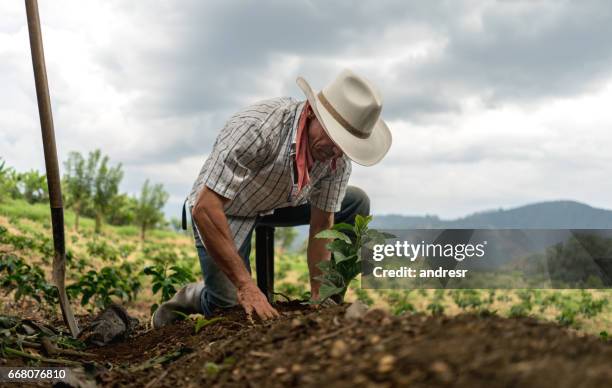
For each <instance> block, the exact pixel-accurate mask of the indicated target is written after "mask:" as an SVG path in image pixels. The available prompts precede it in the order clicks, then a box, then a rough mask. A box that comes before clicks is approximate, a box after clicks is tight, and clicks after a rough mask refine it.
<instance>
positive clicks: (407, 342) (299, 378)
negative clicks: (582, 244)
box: [82, 302, 612, 387]
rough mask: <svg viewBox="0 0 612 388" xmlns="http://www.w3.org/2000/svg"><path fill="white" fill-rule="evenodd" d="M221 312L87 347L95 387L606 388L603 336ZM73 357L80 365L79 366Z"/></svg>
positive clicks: (501, 322) (461, 323) (328, 315)
mask: <svg viewBox="0 0 612 388" xmlns="http://www.w3.org/2000/svg"><path fill="white" fill-rule="evenodd" d="M278 308H279V310H281V311H282V312H283V314H282V317H281V318H280V319H277V320H275V321H273V322H265V323H261V322H258V323H250V322H249V321H248V320H247V319H246V317H245V315H244V313H243V312H242V311H240V310H239V309H233V310H230V311H228V312H227V313H226V314H224V315H223V319H221V320H219V321H216V322H214V323H211V324H209V325H207V326H204V327H203V328H202V329H201V331H200V332H199V333H198V334H195V330H194V321H193V320H187V321H183V322H179V323H177V324H175V325H171V326H169V327H165V328H163V329H160V330H145V331H142V332H141V333H140V334H137V335H135V336H134V337H133V338H130V339H128V340H125V341H123V342H120V343H115V344H111V345H108V346H105V347H102V348H97V349H89V350H88V351H90V352H93V353H94V354H95V357H94V358H93V361H95V362H96V364H97V365H101V366H104V368H101V367H99V368H98V372H97V377H96V379H97V382H98V384H100V385H101V386H110V387H118V386H121V387H123V386H128V387H129V386H135V387H136V386H138V387H140V386H148V387H183V386H224V387H225V386H236V387H247V386H249V387H275V386H279V387H280V386H293V385H299V386H322V385H325V386H334V387H336V386H338V387H349V386H350V387H359V386H380V387H387V386H389V387H391V386H408V385H409V386H415V387H431V386H457V387H531V386H538V387H609V386H611V384H612V341H608V342H604V341H602V340H601V339H599V338H596V337H593V336H580V335H579V334H577V333H575V332H572V331H569V330H566V329H563V328H561V327H559V326H557V325H555V324H552V323H543V322H540V321H536V320H534V319H530V318H520V319H507V318H501V317H497V316H478V315H459V316H456V317H452V318H450V317H444V316H442V317H430V316H424V315H404V316H400V317H395V316H391V315H388V314H387V313H385V312H384V311H382V310H370V311H368V312H367V313H366V314H365V315H364V316H363V317H362V318H358V319H348V318H345V317H344V314H345V310H346V308H347V307H346V306H334V307H329V308H320V309H317V310H315V309H313V308H311V307H307V306H303V305H300V304H299V303H296V302H293V303H284V304H279V305H278ZM82 361H84V360H82Z"/></svg>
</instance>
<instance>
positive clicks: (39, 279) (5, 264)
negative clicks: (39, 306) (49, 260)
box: [0, 254, 58, 305]
mask: <svg viewBox="0 0 612 388" xmlns="http://www.w3.org/2000/svg"><path fill="white" fill-rule="evenodd" d="M0 274H1V276H0V287H2V288H4V289H5V290H7V293H10V292H12V291H15V294H14V298H15V301H18V300H20V299H22V298H24V297H30V298H32V299H34V300H36V301H37V302H39V303H41V302H43V301H44V302H47V303H49V304H50V305H55V304H56V303H58V293H57V288H55V286H53V285H52V284H50V283H48V282H47V281H46V280H45V275H44V273H43V271H42V269H40V267H32V266H30V265H29V264H28V263H26V262H25V261H24V260H23V259H22V258H20V257H18V256H16V255H14V254H3V255H1V256H0Z"/></svg>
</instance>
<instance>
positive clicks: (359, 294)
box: [355, 288, 374, 306]
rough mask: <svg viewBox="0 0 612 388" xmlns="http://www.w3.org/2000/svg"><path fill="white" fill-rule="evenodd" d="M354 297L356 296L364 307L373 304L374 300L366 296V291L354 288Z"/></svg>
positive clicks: (368, 295)
mask: <svg viewBox="0 0 612 388" xmlns="http://www.w3.org/2000/svg"><path fill="white" fill-rule="evenodd" d="M355 295H356V296H357V300H358V301H360V302H361V303H363V304H365V305H366V306H372V305H373V304H374V299H372V297H371V296H370V294H368V290H365V289H363V288H355Z"/></svg>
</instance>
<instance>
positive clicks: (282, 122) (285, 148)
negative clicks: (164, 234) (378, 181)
mask: <svg viewBox="0 0 612 388" xmlns="http://www.w3.org/2000/svg"><path fill="white" fill-rule="evenodd" d="M297 84H298V86H299V87H300V88H301V89H302V91H303V92H304V94H305V95H306V101H295V100H294V99H291V98H277V99H272V100H267V101H262V102H260V103H257V104H255V105H252V106H250V107H248V108H246V109H244V110H243V111H241V112H239V113H237V114H235V115H234V116H232V117H231V118H230V119H229V121H228V122H227V123H226V125H225V127H224V128H223V129H222V130H221V133H220V134H219V136H218V137H217V140H216V142H215V144H214V146H213V150H212V153H211V154H210V156H209V157H208V159H207V160H206V162H205V163H204V166H203V167H202V169H201V171H200V174H199V176H198V178H197V180H196V181H195V183H194V185H193V189H192V191H191V194H190V195H189V197H188V199H187V204H188V206H189V209H191V215H192V220H193V229H194V235H195V245H196V248H197V250H198V255H199V257H200V264H201V268H202V273H203V275H204V282H203V283H202V282H200V283H192V284H189V285H187V286H186V287H184V288H183V289H181V290H179V291H178V292H177V293H176V295H175V296H174V297H173V298H172V299H171V300H169V301H168V302H166V303H164V304H162V305H161V306H160V307H159V308H158V309H157V311H156V312H155V314H154V315H153V317H152V324H153V326H154V327H155V328H159V327H162V326H164V325H166V324H168V323H170V322H172V321H174V320H175V319H177V318H178V315H179V314H177V311H179V312H183V313H187V314H190V313H203V314H205V315H206V316H210V315H213V314H214V313H215V311H216V310H218V309H222V308H227V307H232V306H235V305H236V304H240V305H242V307H243V308H244V309H245V311H246V312H247V314H249V315H251V314H252V313H253V312H255V313H256V314H257V315H258V316H259V317H260V318H261V319H267V318H272V317H275V316H277V315H278V312H277V311H276V310H275V309H274V308H273V307H272V306H271V305H270V303H268V300H267V299H266V297H265V296H264V295H263V293H262V292H261V291H260V290H259V288H258V287H257V285H256V284H255V282H254V281H253V279H252V278H251V274H250V264H249V253H250V250H251V234H252V233H253V230H254V229H255V226H256V225H258V224H264V225H270V226H294V225H303V224H310V233H309V238H308V251H307V261H308V268H309V272H310V286H311V298H312V299H313V300H316V299H318V297H319V283H318V282H317V281H316V280H315V277H317V276H318V275H320V272H319V269H318V266H317V264H318V263H319V262H320V261H322V260H329V259H330V252H329V251H328V250H327V249H326V248H325V244H326V243H327V241H326V240H324V239H315V238H314V236H315V235H316V234H317V233H318V232H320V231H322V230H325V229H329V228H330V227H332V226H333V224H334V222H336V223H338V222H348V223H353V222H354V219H355V216H356V215H357V214H362V215H367V214H369V211H370V204H369V199H368V197H367V195H366V194H365V193H364V192H363V191H362V190H360V189H358V188H356V187H351V186H347V183H348V179H349V176H350V174H351V161H354V162H356V163H359V164H361V165H364V166H371V165H374V164H376V163H377V162H379V161H380V160H381V159H382V158H383V157H384V155H385V154H386V153H387V151H388V150H389V147H390V146H391V133H390V131H389V129H388V128H387V125H386V124H385V122H384V121H383V120H382V119H381V118H380V113H381V110H382V101H381V97H380V95H379V93H378V92H377V91H376V90H375V88H374V87H373V86H372V85H371V84H370V83H369V82H368V81H367V80H365V79H364V78H362V77H360V76H359V75H357V74H355V73H353V72H352V71H350V70H345V71H343V72H342V73H340V75H339V76H338V77H337V78H336V79H335V80H334V81H333V82H332V83H331V84H330V85H328V86H327V87H326V88H324V89H323V90H322V91H321V92H319V93H317V94H315V93H314V92H313V90H312V89H311V87H310V85H309V84H308V83H307V82H306V81H305V80H304V79H303V78H301V77H299V78H298V79H297Z"/></svg>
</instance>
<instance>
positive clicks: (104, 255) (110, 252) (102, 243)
mask: <svg viewBox="0 0 612 388" xmlns="http://www.w3.org/2000/svg"><path fill="white" fill-rule="evenodd" d="M87 253H89V254H90V255H91V256H93V257H98V258H100V259H102V260H104V261H111V262H115V261H117V260H118V258H119V254H120V252H119V249H117V248H115V247H114V246H113V245H111V244H109V243H107V242H106V240H103V239H98V238H94V239H93V240H91V241H89V242H88V243H87Z"/></svg>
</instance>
